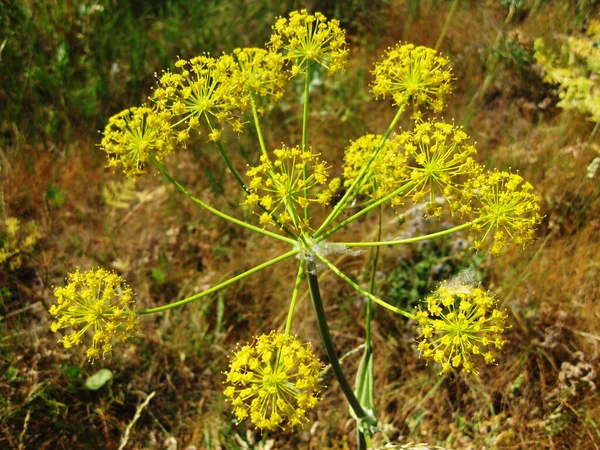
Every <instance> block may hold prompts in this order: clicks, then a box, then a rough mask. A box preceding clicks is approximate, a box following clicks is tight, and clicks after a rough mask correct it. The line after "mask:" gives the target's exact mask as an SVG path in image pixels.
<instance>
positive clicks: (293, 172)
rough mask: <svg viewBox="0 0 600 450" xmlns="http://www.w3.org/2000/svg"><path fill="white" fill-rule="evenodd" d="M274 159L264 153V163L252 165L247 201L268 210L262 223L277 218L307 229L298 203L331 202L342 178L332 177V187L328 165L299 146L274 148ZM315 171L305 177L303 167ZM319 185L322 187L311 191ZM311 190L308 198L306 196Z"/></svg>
mask: <svg viewBox="0 0 600 450" xmlns="http://www.w3.org/2000/svg"><path fill="white" fill-rule="evenodd" d="M273 154H274V155H275V161H274V162H271V161H269V160H268V159H267V158H266V157H265V156H264V155H263V156H262V157H261V164H259V165H258V166H256V167H252V168H250V169H249V170H248V171H247V172H246V175H247V176H249V177H250V178H251V179H250V182H249V183H248V190H249V191H250V193H249V194H248V196H247V198H246V201H245V204H247V205H250V206H252V207H255V206H257V205H260V206H262V207H263V208H264V209H265V210H266V211H267V212H264V213H263V214H262V215H261V216H260V222H261V224H262V225H267V224H271V223H273V219H276V220H277V221H278V222H279V224H281V225H291V226H293V227H294V228H295V229H297V230H300V229H301V230H304V231H305V230H306V229H307V228H308V224H307V223H306V222H305V219H304V218H301V217H300V214H299V212H298V209H297V206H299V207H300V208H306V207H308V205H309V204H310V202H318V203H320V204H322V205H328V204H329V203H330V202H331V199H332V197H333V194H334V193H335V191H336V190H337V189H338V187H339V179H335V180H333V181H332V182H331V183H330V184H329V186H326V185H327V180H328V172H329V170H328V167H327V164H326V163H325V162H324V161H319V160H318V158H317V155H315V154H314V153H312V152H310V151H306V152H303V151H302V150H300V148H299V147H292V148H289V147H286V146H285V145H284V146H283V147H282V148H280V149H277V150H274V151H273ZM309 167H310V169H311V170H312V173H310V174H308V173H309V172H310V170H307V174H308V176H307V178H306V180H305V179H304V170H305V168H309ZM317 186H322V187H323V190H322V191H321V192H319V193H317V194H311V193H310V191H312V190H313V189H314V188H316V187H317ZM306 192H309V197H308V198H307V197H306V196H305V194H306Z"/></svg>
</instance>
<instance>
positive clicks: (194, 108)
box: [152, 55, 243, 142]
mask: <svg viewBox="0 0 600 450" xmlns="http://www.w3.org/2000/svg"><path fill="white" fill-rule="evenodd" d="M175 67H177V68H178V69H179V70H180V72H179V73H171V72H163V74H162V75H161V76H160V77H159V79H158V87H157V88H156V89H155V90H154V95H153V96H152V100H153V101H154V102H155V104H156V105H157V107H158V109H159V110H160V111H168V112H170V113H171V114H172V115H173V116H174V117H175V118H176V121H177V123H178V124H185V125H186V126H187V128H186V129H183V130H182V131H180V132H179V133H178V140H179V141H181V142H184V141H185V140H187V139H188V138H189V131H190V130H198V131H199V128H200V122H201V121H204V120H206V121H208V122H210V123H211V125H210V128H211V133H210V134H209V139H210V140H212V141H217V140H219V139H220V131H219V130H218V129H216V128H213V125H212V122H211V120H212V119H216V120H217V122H218V123H219V124H221V125H222V124H224V123H226V122H228V123H230V124H231V126H232V128H233V129H234V130H235V131H238V132H239V131H241V130H242V128H243V124H242V122H240V120H239V118H238V117H237V115H236V114H235V112H234V110H235V108H236V107H238V106H240V103H239V95H238V94H239V89H240V86H239V82H240V80H239V79H237V78H236V77H234V76H232V75H233V73H234V70H235V69H236V68H237V63H236V62H235V60H234V58H233V56H231V55H223V56H221V57H220V58H213V57H211V56H210V55H201V56H197V57H195V58H192V59H191V60H189V61H186V60H183V59H180V60H179V61H177V62H176V63H175Z"/></svg>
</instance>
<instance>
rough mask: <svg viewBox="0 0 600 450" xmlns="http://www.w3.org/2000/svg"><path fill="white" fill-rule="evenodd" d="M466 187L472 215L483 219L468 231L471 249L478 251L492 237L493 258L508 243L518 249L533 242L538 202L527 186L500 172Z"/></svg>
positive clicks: (508, 174) (507, 173)
mask: <svg viewBox="0 0 600 450" xmlns="http://www.w3.org/2000/svg"><path fill="white" fill-rule="evenodd" d="M469 184H470V186H469V189H468V191H470V192H472V194H473V195H474V196H475V198H474V201H473V203H474V204H476V205H477V206H475V207H474V209H473V212H474V213H475V214H476V215H477V216H479V217H480V218H481V219H483V220H482V221H481V222H478V223H476V224H474V225H473V227H472V229H471V235H472V237H473V238H474V239H475V248H477V249H479V248H481V247H482V246H483V242H484V241H485V239H486V238H487V237H493V240H494V243H493V245H492V247H491V249H490V251H491V252H492V253H493V254H498V253H500V252H501V251H502V250H504V249H505V248H506V247H507V246H508V244H509V242H510V241H512V242H513V243H514V244H515V245H519V246H523V245H525V244H527V243H529V242H532V241H533V239H534V233H535V229H536V227H537V226H538V225H539V223H540V221H541V216H540V215H539V213H538V212H539V209H540V205H539V203H540V199H539V197H538V196H537V195H536V194H535V193H534V192H532V191H533V187H532V186H531V184H529V183H527V182H523V178H522V177H521V176H519V175H517V174H514V173H510V172H500V171H494V172H488V173H486V174H482V175H480V176H479V177H477V178H476V179H474V180H472V181H471V182H470V183H469Z"/></svg>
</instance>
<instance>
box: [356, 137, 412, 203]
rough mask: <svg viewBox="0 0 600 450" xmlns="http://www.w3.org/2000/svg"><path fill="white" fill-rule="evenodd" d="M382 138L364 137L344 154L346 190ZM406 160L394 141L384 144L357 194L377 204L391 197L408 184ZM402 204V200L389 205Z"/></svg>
mask: <svg viewBox="0 0 600 450" xmlns="http://www.w3.org/2000/svg"><path fill="white" fill-rule="evenodd" d="M381 138H382V137H381V135H374V134H367V135H365V136H362V137H360V138H358V139H357V140H356V141H354V142H352V143H351V144H350V146H349V147H348V148H346V151H345V153H344V186H345V187H349V186H350V185H351V184H352V183H353V182H354V180H355V178H356V177H357V176H358V174H359V173H360V171H361V169H362V168H363V167H364V165H365V164H366V163H367V162H368V161H369V159H370V158H371V156H372V155H373V153H374V152H375V150H376V149H377V147H379V143H380V142H381ZM407 173H408V172H407V167H406V156H405V155H404V153H402V152H401V151H400V149H399V143H398V142H397V140H396V139H395V138H392V139H388V140H386V141H385V143H384V144H383V147H382V148H381V150H379V153H378V154H377V157H376V158H375V160H374V161H373V162H372V163H371V165H370V167H369V172H368V173H367V175H366V177H365V181H364V182H363V183H362V184H361V187H360V190H359V192H360V193H361V194H363V195H368V196H369V197H371V198H373V199H375V200H377V199H380V198H382V197H385V196H386V195H388V194H391V193H392V192H394V191H395V190H396V189H398V188H399V187H400V186H402V185H403V184H404V183H406V182H407V181H408V176H407ZM399 203H401V198H400V197H398V198H394V199H392V204H394V205H395V204H399Z"/></svg>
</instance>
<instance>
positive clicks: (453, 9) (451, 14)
mask: <svg viewBox="0 0 600 450" xmlns="http://www.w3.org/2000/svg"><path fill="white" fill-rule="evenodd" d="M457 6H458V0H454V3H452V7H451V8H450V12H448V15H447V16H446V21H445V22H444V27H443V28H442V32H441V33H440V37H439V38H438V40H437V42H436V43H435V49H436V50H439V49H440V46H441V45H442V42H443V41H444V38H445V37H446V33H448V28H449V27H450V22H451V21H452V18H453V17H454V13H455V12H456V7H457Z"/></svg>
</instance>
